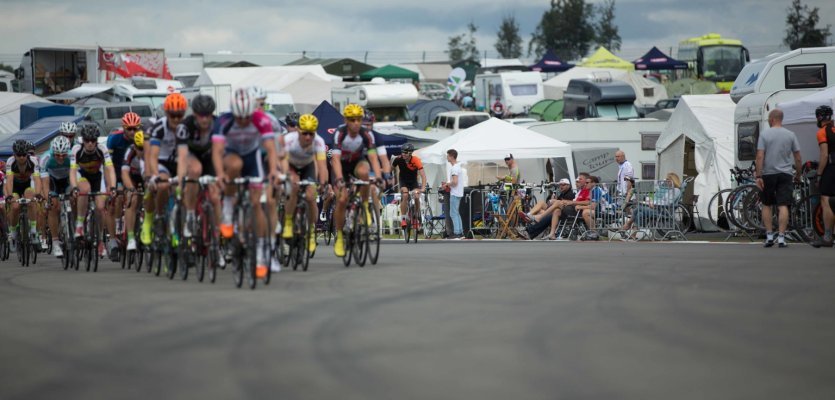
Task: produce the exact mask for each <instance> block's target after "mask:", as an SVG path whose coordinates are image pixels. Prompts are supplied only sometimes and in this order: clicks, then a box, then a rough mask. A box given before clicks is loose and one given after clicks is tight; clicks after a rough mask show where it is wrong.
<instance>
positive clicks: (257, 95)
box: [249, 86, 267, 100]
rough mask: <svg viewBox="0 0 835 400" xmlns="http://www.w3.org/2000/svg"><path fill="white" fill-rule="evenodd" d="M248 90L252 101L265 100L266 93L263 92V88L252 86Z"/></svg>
mask: <svg viewBox="0 0 835 400" xmlns="http://www.w3.org/2000/svg"><path fill="white" fill-rule="evenodd" d="M249 90H250V91H251V92H252V98H253V99H256V100H260V99H266V98H267V92H265V91H264V88H262V87H261V86H253V87H251V88H249Z"/></svg>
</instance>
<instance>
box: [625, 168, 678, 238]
mask: <svg viewBox="0 0 835 400" xmlns="http://www.w3.org/2000/svg"><path fill="white" fill-rule="evenodd" d="M680 188H681V178H679V177H678V175H677V174H676V173H674V172H670V173H668V174H667V177H666V179H665V180H664V181H662V182H657V183H656V185H655V195H654V196H653V197H652V198H649V199H647V200H646V201H643V202H641V203H640V204H638V205H637V206H636V207H634V208H633V209H632V215H631V217H630V218H629V220H627V221H626V224H624V225H623V230H624V231H629V230H630V229H632V227H633V226H634V225H636V224H637V226H639V227H640V226H648V225H650V221H652V220H653V219H654V218H656V217H657V216H658V215H659V211H660V210H662V209H663V208H668V209H669V208H671V206H673V205H675V202H676V201H677V200H678V199H679V198H680V197H681V189H680ZM629 237H630V238H631V239H636V238H637V232H633V233H632V234H631V235H630V236H629Z"/></svg>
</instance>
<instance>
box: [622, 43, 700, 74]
mask: <svg viewBox="0 0 835 400" xmlns="http://www.w3.org/2000/svg"><path fill="white" fill-rule="evenodd" d="M633 64H635V69H639V70H649V71H661V70H672V69H687V63H686V62H684V61H679V60H676V59H674V58H672V57H670V56H668V55H666V54H664V52H662V51H661V50H658V47H655V46H652V48H651V49H650V50H649V51H648V52H647V54H644V55H643V56H641V58H639V59H637V60H635V61H633Z"/></svg>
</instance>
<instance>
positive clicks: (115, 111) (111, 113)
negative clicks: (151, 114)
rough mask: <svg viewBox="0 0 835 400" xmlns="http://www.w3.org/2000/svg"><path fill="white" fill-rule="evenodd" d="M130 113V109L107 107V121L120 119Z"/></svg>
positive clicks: (125, 107)
mask: <svg viewBox="0 0 835 400" xmlns="http://www.w3.org/2000/svg"><path fill="white" fill-rule="evenodd" d="M129 112H130V107H128V106H124V107H108V108H107V119H121V118H122V117H123V116H124V115H125V114H127V113H129Z"/></svg>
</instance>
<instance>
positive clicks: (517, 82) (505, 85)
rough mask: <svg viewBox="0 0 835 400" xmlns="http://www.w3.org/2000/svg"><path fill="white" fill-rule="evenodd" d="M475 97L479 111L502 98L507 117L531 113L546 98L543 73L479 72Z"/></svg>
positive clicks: (475, 85)
mask: <svg viewBox="0 0 835 400" xmlns="http://www.w3.org/2000/svg"><path fill="white" fill-rule="evenodd" d="M473 97H474V98H475V106H476V110H482V111H487V110H490V107H491V106H492V105H493V103H495V102H496V99H499V101H500V102H501V103H502V106H503V107H504V117H505V118H511V117H514V116H519V115H527V114H528V110H530V109H531V107H533V105H534V104H536V103H537V102H538V101H540V100H542V99H544V98H545V92H544V89H543V88H542V74H540V73H539V72H535V71H530V72H500V73H495V74H483V75H476V76H475V80H474V81H473Z"/></svg>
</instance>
